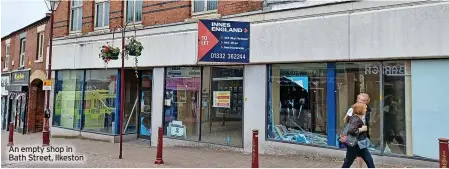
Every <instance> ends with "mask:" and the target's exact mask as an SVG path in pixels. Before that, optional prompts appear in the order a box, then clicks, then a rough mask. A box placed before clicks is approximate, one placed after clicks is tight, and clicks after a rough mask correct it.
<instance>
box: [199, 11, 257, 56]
mask: <svg viewBox="0 0 449 169" xmlns="http://www.w3.org/2000/svg"><path fill="white" fill-rule="evenodd" d="M249 43H250V23H249V22H234V21H218V20H199V21H198V62H234V63H249Z"/></svg>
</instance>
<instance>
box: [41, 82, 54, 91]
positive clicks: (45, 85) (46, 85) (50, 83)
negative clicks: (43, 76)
mask: <svg viewBox="0 0 449 169" xmlns="http://www.w3.org/2000/svg"><path fill="white" fill-rule="evenodd" d="M51 85H52V82H51V80H45V81H44V85H43V87H42V90H51Z"/></svg>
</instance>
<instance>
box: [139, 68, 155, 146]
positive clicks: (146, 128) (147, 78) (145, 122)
mask: <svg viewBox="0 0 449 169" xmlns="http://www.w3.org/2000/svg"><path fill="white" fill-rule="evenodd" d="M141 77H142V78H141V89H142V93H141V99H140V102H141V103H140V117H139V120H140V133H139V137H146V138H150V136H151V108H152V107H151V101H152V91H153V90H152V87H153V83H152V82H153V76H152V72H151V71H144V72H142V75H141Z"/></svg>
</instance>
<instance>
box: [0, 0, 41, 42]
mask: <svg viewBox="0 0 449 169" xmlns="http://www.w3.org/2000/svg"><path fill="white" fill-rule="evenodd" d="M0 5H1V19H2V21H1V28H2V37H3V36H5V35H7V34H9V33H11V32H13V31H15V30H17V29H20V28H22V27H24V26H27V25H28V24H31V23H33V22H35V21H37V20H39V19H41V18H43V17H44V16H45V13H46V12H47V6H46V5H45V2H44V0H0Z"/></svg>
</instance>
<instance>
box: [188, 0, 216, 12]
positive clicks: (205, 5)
mask: <svg viewBox="0 0 449 169" xmlns="http://www.w3.org/2000/svg"><path fill="white" fill-rule="evenodd" d="M208 2H209V0H204V10H203V11H201V12H195V0H192V7H191V8H192V15H204V14H209V13H217V12H218V0H217V9H213V10H207V3H208Z"/></svg>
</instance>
